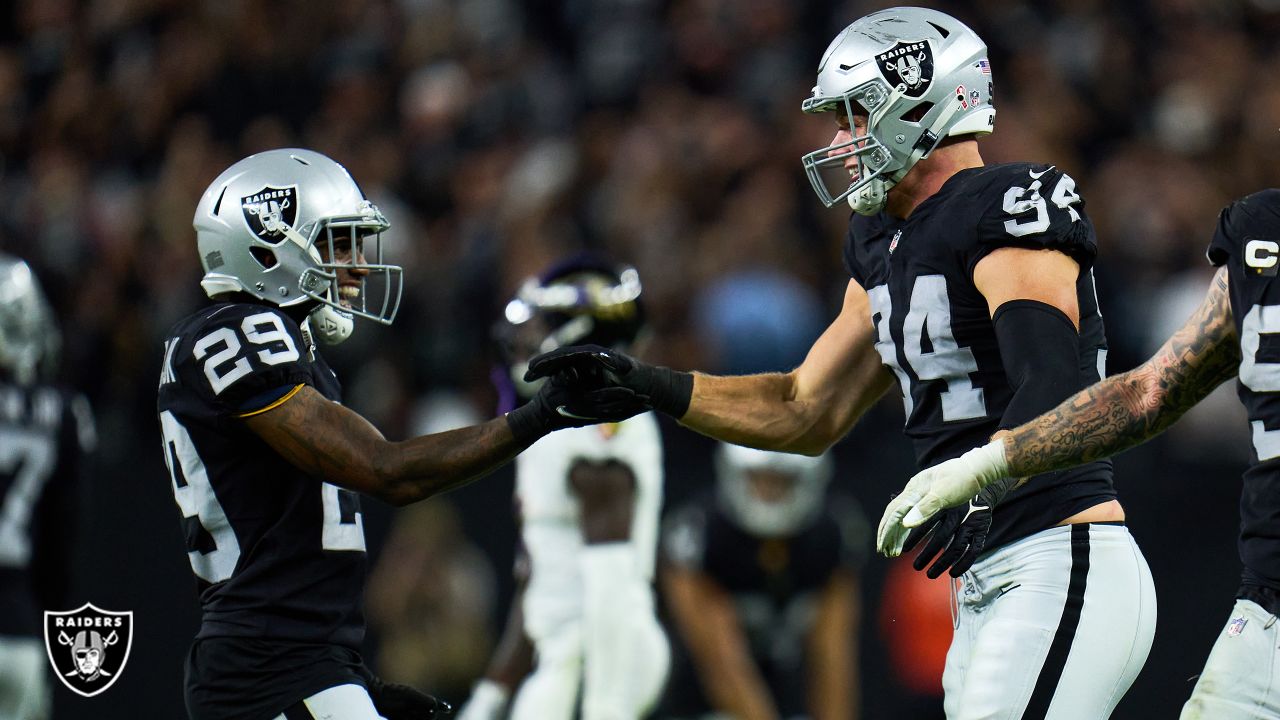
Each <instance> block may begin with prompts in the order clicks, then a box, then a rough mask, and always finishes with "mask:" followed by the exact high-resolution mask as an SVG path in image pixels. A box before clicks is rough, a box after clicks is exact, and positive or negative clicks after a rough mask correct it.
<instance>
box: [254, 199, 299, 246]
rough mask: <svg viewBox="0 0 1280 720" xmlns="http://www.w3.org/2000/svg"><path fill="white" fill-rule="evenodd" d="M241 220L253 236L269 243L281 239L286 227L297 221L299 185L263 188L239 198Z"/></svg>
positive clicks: (290, 226)
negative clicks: (242, 217)
mask: <svg viewBox="0 0 1280 720" xmlns="http://www.w3.org/2000/svg"><path fill="white" fill-rule="evenodd" d="M240 209H241V210H243V211H244V221H245V223H246V224H248V226H249V230H250V231H251V232H253V234H254V235H257V236H258V237H260V238H262V239H263V240H265V241H266V242H269V243H278V242H280V241H281V240H283V239H284V231H285V229H286V228H292V227H293V226H294V223H296V222H297V221H298V186H297V185H290V186H289V187H282V188H279V187H272V186H270V185H266V186H264V187H263V188H262V189H261V190H259V191H258V192H256V193H254V194H252V195H246V196H244V197H242V198H240Z"/></svg>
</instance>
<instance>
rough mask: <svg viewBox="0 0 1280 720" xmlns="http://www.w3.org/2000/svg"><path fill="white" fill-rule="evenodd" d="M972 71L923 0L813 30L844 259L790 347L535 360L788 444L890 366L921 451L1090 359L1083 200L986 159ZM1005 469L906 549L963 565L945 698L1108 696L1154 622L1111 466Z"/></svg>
mask: <svg viewBox="0 0 1280 720" xmlns="http://www.w3.org/2000/svg"><path fill="white" fill-rule="evenodd" d="M991 78H992V75H991V65H990V63H989V62H988V59H987V48H986V45H985V44H984V43H983V42H982V40H981V39H980V38H979V37H978V36H977V35H976V34H975V33H974V32H973V31H972V30H970V29H969V28H968V27H966V26H965V25H964V24H962V23H960V22H959V21H957V20H956V19H955V18H952V17H950V16H948V15H945V14H943V13H940V12H936V11H932V10H926V9H921V8H893V9H889V10H883V11H880V12H876V13H873V14H871V15H868V16H866V17H864V18H862V19H860V20H858V21H857V22H855V23H853V24H852V25H850V26H849V27H847V28H845V29H844V31H843V32H841V33H840V34H839V35H838V36H837V37H836V38H835V40H834V41H833V42H832V43H831V45H830V46H829V47H828V48H827V51H826V53H825V54H824V55H823V57H822V60H821V62H820V64H819V67H818V83H817V85H816V86H815V87H814V89H813V94H812V96H811V97H810V98H809V99H807V100H806V101H805V102H804V109H805V110H806V111H808V112H831V113H832V115H833V116H834V118H835V120H836V123H837V127H838V130H837V132H836V135H835V138H834V141H833V143H832V144H831V145H829V146H827V147H824V148H822V149H820V150H816V151H814V152H812V153H809V154H808V155H806V156H805V158H804V165H805V167H806V170H807V172H808V174H809V178H810V181H811V182H812V184H813V186H814V189H815V190H816V191H817V193H818V195H819V196H820V197H821V198H822V200H823V201H824V202H825V203H826V204H828V205H832V204H835V203H837V202H839V201H840V200H847V201H848V202H849V204H850V205H851V206H852V207H853V209H854V211H855V213H854V214H853V216H852V218H851V221H850V225H849V234H848V240H847V242H846V245H845V262H846V265H847V267H848V270H849V273H850V275H851V280H850V282H849V285H848V290H847V292H846V294H845V300H844V307H843V309H842V310H841V312H840V315H839V317H837V318H836V320H835V322H834V323H833V324H832V325H831V326H830V327H829V328H828V329H827V331H826V332H825V333H824V334H823V335H822V336H821V337H820V338H819V339H818V340H817V342H816V343H815V344H814V346H813V348H812V349H811V350H810V352H809V355H808V356H807V357H806V358H805V360H804V362H803V363H802V364H801V365H800V366H799V367H798V368H796V369H795V370H793V371H791V372H789V373H779V374H764V375H751V376H744V377H716V376H711V375H704V374H697V375H694V374H690V373H681V372H675V371H672V370H669V369H665V368H653V367H649V366H647V365H643V364H640V363H637V362H635V361H634V360H632V359H630V358H627V357H625V356H621V355H618V354H617V353H611V352H609V351H607V350H602V349H597V348H587V349H577V350H574V349H565V350H562V351H559V352H555V353H551V354H548V355H547V356H544V357H541V358H537V359H535V360H534V362H533V363H531V366H530V367H531V372H532V373H533V374H534V375H540V374H546V375H553V374H555V373H557V372H560V371H564V370H570V369H571V370H573V371H574V372H576V373H578V374H579V376H580V377H583V378H586V379H588V380H591V381H600V382H603V384H605V385H610V386H615V387H625V388H630V389H633V390H635V391H637V392H638V393H640V394H642V395H644V396H646V397H648V398H649V401H650V403H651V404H652V405H653V406H654V407H656V408H658V409H659V410H662V411H664V412H667V413H669V414H671V415H672V416H674V417H676V418H679V420H680V422H681V423H683V424H684V425H686V426H688V427H691V428H693V429H695V430H698V431H700V432H703V433H706V434H709V435H713V436H715V437H718V438H720V439H723V440H728V441H730V442H735V443H739V444H744V445H750V446H755V447H761V448H766V449H776V450H786V451H790V452H800V453H818V452H821V451H822V450H824V449H826V448H827V447H828V446H830V445H831V444H832V443H834V442H836V441H837V440H839V439H840V438H841V437H842V436H843V435H844V434H845V433H846V432H848V431H849V429H850V428H852V427H853V424H854V423H855V422H856V421H857V419H858V418H859V417H860V416H861V415H862V413H863V412H864V411H865V410H866V409H867V408H868V407H869V406H870V405H871V404H872V403H873V402H875V401H876V400H877V399H878V398H880V397H881V395H883V394H884V393H885V391H886V390H888V388H889V387H890V386H891V385H892V384H893V381H894V378H895V376H896V378H897V381H898V385H899V388H900V389H901V392H902V400H903V404H904V406H905V412H906V426H905V432H906V434H907V436H908V437H910V438H911V440H912V441H913V443H914V445H915V448H916V455H917V459H918V462H919V464H920V465H921V466H922V467H929V466H932V465H935V464H937V463H939V462H942V461H944V460H948V459H950V458H954V457H957V456H959V455H961V454H962V453H964V452H965V451H967V450H970V449H973V448H975V447H978V446H980V445H982V444H984V443H986V442H987V441H988V439H989V438H990V437H991V436H992V435H993V434H994V433H996V432H997V431H998V430H1000V429H1002V428H1011V427H1014V426H1016V425H1018V424H1020V423H1022V422H1025V421H1026V420H1028V419H1030V418H1032V417H1035V416H1036V415H1037V414H1039V413H1041V412H1044V411H1045V410H1047V409H1049V408H1052V407H1053V406H1054V405H1056V404H1057V403H1058V402H1060V401H1061V400H1062V399H1063V398H1065V397H1066V396H1068V395H1070V394H1071V393H1072V392H1074V391H1076V390H1078V389H1080V388H1083V387H1085V386H1087V385H1089V384H1090V383H1092V382H1094V381H1096V380H1097V379H1099V377H1100V376H1101V375H1102V373H1103V370H1102V368H1103V366H1104V364H1105V351H1106V339H1105V337H1104V334H1103V324H1102V317H1101V315H1100V313H1099V311H1098V305H1097V300H1096V297H1095V294H1094V288H1093V276H1092V271H1091V266H1092V263H1093V260H1094V256H1095V254H1096V251H1097V241H1096V238H1095V237H1094V232H1093V226H1092V223H1091V222H1090V221H1089V218H1088V217H1087V215H1086V214H1085V212H1084V201H1083V200H1082V199H1081V197H1080V195H1079V194H1078V193H1077V190H1076V186H1075V181H1074V180H1072V179H1071V177H1070V176H1068V175H1067V174H1066V173H1064V172H1062V171H1061V170H1060V169H1058V168H1055V167H1053V166H1052V165H1040V164H1033V163H1008V164H1000V165H985V164H984V163H983V160H982V157H981V155H980V154H979V151H978V143H977V142H976V138H977V137H980V136H982V135H985V134H987V133H990V132H991V131H992V128H993V127H994V122H995V110H994V108H993V107H992V105H991V100H992V85H991ZM832 171H834V172H835V173H836V179H835V182H836V189H835V190H832V189H831V183H832V178H831V177H830V173H831V172H832ZM583 386H584V387H585V386H586V385H583ZM1009 485H1011V483H1005V484H1003V485H1002V486H995V487H993V488H988V489H986V491H984V493H982V494H981V495H978V496H975V497H974V498H973V499H972V502H970V504H969V505H967V506H966V507H964V508H961V509H957V510H954V511H952V512H948V513H945V514H941V515H939V516H937V517H936V518H934V519H932V523H933V524H932V525H925V526H922V528H923V529H925V530H931V531H932V534H931V537H930V539H929V540H928V543H927V545H926V546H925V548H924V550H923V551H922V553H921V554H920V555H919V556H918V557H917V561H916V564H917V567H918V568H923V567H925V566H926V565H929V563H930V562H931V561H932V562H933V565H932V566H930V569H929V572H930V573H931V574H933V575H936V574H939V573H941V572H942V571H943V570H944V569H947V568H948V567H949V568H950V570H951V574H952V575H953V576H955V575H962V576H963V586H964V587H963V594H962V597H961V598H960V612H959V615H958V617H959V619H958V625H957V628H956V633H955V636H954V640H953V642H952V646H951V650H950V652H949V654H948V658H947V668H946V672H945V674H944V677H943V685H944V689H945V696H946V699H945V707H946V712H947V715H948V717H951V718H969V717H1019V716H1025V717H1037V718H1041V717H1050V718H1067V717H1070V718H1073V719H1075V718H1102V717H1107V716H1108V715H1109V714H1110V712H1111V710H1112V709H1113V708H1114V707H1115V705H1116V704H1117V703H1118V702H1119V700H1120V697H1121V696H1122V695H1123V694H1124V692H1125V691H1126V690H1127V689H1128V687H1129V686H1130V685H1131V684H1132V682H1133V680H1134V678H1135V677H1136V676H1137V673H1138V671H1139V670H1140V669H1141V667H1142V664H1143V663H1144V662H1145V660H1146V657H1147V654H1148V653H1149V652H1150V647H1151V640H1152V636H1153V633H1154V629H1155V602H1154V589H1153V584H1152V581H1151V574H1150V570H1149V569H1148V568H1147V564H1146V561H1145V560H1144V559H1143V557H1142V554H1141V552H1140V551H1139V550H1138V548H1137V546H1136V545H1135V544H1134V542H1133V538H1132V537H1131V536H1130V534H1129V533H1128V531H1127V529H1126V528H1125V527H1124V525H1123V521H1124V510H1123V509H1122V508H1121V506H1120V504H1119V502H1117V500H1116V495H1115V490H1114V488H1113V486H1112V481H1111V466H1110V464H1109V463H1107V462H1095V463H1091V464H1089V465H1087V466H1084V467H1082V468H1079V469H1076V470H1071V471H1067V472H1065V473H1062V474H1057V475H1053V476H1041V477H1035V478H1032V479H1031V480H1030V481H1028V482H1027V483H1026V484H1025V485H1023V486H1021V487H1019V488H1018V489H1016V490H1014V491H1012V492H1009V493H1008V495H1007V497H1004V498H1003V501H1002V502H1001V504H1000V507H999V510H998V511H997V512H996V513H994V516H993V515H992V513H991V506H992V504H993V503H994V502H995V501H996V500H997V499H999V498H1000V496H1001V495H1002V494H1003V491H1004V490H1006V489H1008V487H1009ZM984 537H985V541H986V544H985V552H983V554H981V555H980V556H979V551H981V550H983V540H984ZM919 538H920V534H919V533H918V534H917V535H916V536H914V537H913V538H912V540H913V541H918V540H919ZM939 552H941V554H940V555H938V553H939ZM935 555H938V559H937V560H936V561H934V560H933V557H934V556H935ZM970 568H971V569H970ZM966 569H968V571H967V572H965V570H966Z"/></svg>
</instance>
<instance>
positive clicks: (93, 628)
mask: <svg viewBox="0 0 1280 720" xmlns="http://www.w3.org/2000/svg"><path fill="white" fill-rule="evenodd" d="M132 646H133V612H132V611H129V612H113V611H111V610H102V609H99V608H96V607H94V606H93V604H92V603H85V604H84V605H83V606H81V607H80V608H79V609H78V610H71V611H68V612H50V611H48V610H46V611H45V613H44V647H45V650H46V651H47V652H48V653H49V662H50V663H52V664H53V670H54V674H55V675H57V676H58V678H59V679H60V680H62V684H63V685H66V686H67V687H68V688H70V689H71V691H72V692H74V693H76V694H79V695H83V696H85V697H93V696H94V695H97V694H99V693H101V692H103V691H105V690H106V689H107V688H109V687H111V685H112V684H113V683H115V681H116V679H117V678H119V677H120V673H121V672H123V671H124V664H125V663H126V662H128V661H129V649H130V648H131V647H132Z"/></svg>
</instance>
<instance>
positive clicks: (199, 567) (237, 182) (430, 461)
mask: <svg viewBox="0 0 1280 720" xmlns="http://www.w3.org/2000/svg"><path fill="white" fill-rule="evenodd" d="M194 224H195V228H196V237H197V243H198V246H199V252H200V262H201V264H202V266H203V268H204V270H205V275H204V278H203V280H202V281H201V285H202V287H203V288H204V290H205V292H206V293H207V294H208V295H209V297H210V298H211V299H212V300H214V303H213V304H212V305H209V306H208V307H205V308H203V309H201V310H199V311H198V312H196V313H194V314H192V315H191V316H189V317H187V318H186V319H184V320H181V321H179V322H178V323H177V324H176V325H175V326H174V328H173V329H172V331H171V332H170V334H169V336H168V338H169V339H168V340H166V341H165V346H164V363H163V367H162V370H161V378H160V396H159V408H158V410H159V415H160V426H161V431H162V434H163V450H164V457H165V461H166V463H167V465H168V467H169V472H170V475H171V481H172V485H173V491H174V496H175V498H176V500H177V503H178V507H179V509H180V510H181V513H182V517H183V525H184V527H185V530H186V538H187V550H188V555H189V556H190V560H191V568H192V570H193V571H194V572H195V575H196V577H197V581H198V585H199V591H200V602H201V606H202V608H203V620H202V623H201V627H200V631H199V633H198V634H197V636H196V640H195V643H194V644H193V646H192V648H191V652H190V654H189V656H188V660H187V668H186V670H187V672H186V675H187V679H186V701H187V708H188V711H189V712H190V714H191V716H192V717H193V718H197V719H200V720H203V719H205V718H238V719H250V718H263V719H266V718H275V717H285V718H288V719H289V720H294V718H310V717H313V716H314V717H317V718H319V717H341V718H353V719H357V720H362V719H369V720H372V719H373V718H378V717H386V718H388V719H389V720H396V719H397V718H410V717H412V718H419V717H430V716H432V713H436V714H437V715H438V714H439V713H438V712H437V710H436V702H435V701H434V700H433V699H431V698H429V697H427V696H425V695H421V694H419V693H417V692H416V691H412V690H410V689H408V688H403V687H397V686H385V685H383V684H382V683H381V682H379V681H378V680H377V678H375V677H373V676H372V675H371V674H370V673H369V671H368V670H367V669H366V668H365V667H364V665H363V663H362V661H361V658H360V656H359V654H358V653H357V648H358V647H359V646H360V643H361V640H362V639H363V636H364V618H363V616H362V611H361V595H362V592H363V588H364V576H365V540H364V530H363V526H362V518H361V514H360V502H359V495H358V493H364V494H367V495H372V496H374V497H377V498H379V499H381V500H384V501H386V502H389V503H392V504H395V505H403V504H405V503H410V502H414V501H416V500H422V499H424V498H427V497H430V496H431V495H434V494H436V493H439V492H443V491H445V490H448V489H450V488H454V487H458V486H459V485H462V484H464V483H467V482H470V481H471V480H474V479H476V478H478V477H480V476H482V475H484V474H485V473H487V472H488V471H490V470H492V469H493V468H494V467H497V466H498V465H500V464H502V463H505V462H507V461H508V460H510V459H511V458H512V457H514V456H515V455H516V454H517V453H519V452H520V451H521V450H523V449H524V448H526V447H528V446H529V445H530V444H531V443H532V442H533V441H535V440H537V439H538V438H540V437H542V436H543V435H545V434H546V433H548V432H550V431H552V430H556V429H560V428H564V427H571V426H580V425H584V424H588V423H592V422H596V421H599V420H616V419H622V418H624V417H629V416H630V415H631V414H634V413H635V412H637V411H638V410H640V406H639V403H637V402H636V401H635V400H634V397H629V393H628V392H627V391H619V389H612V390H609V389H606V390H602V391H597V392H594V393H582V392H576V391H571V390H569V389H568V388H567V387H566V386H565V385H564V384H563V383H560V382H552V383H549V384H547V385H544V386H543V387H542V389H541V390H540V391H539V392H538V393H537V394H536V395H535V396H534V398H533V399H532V400H530V401H529V402H528V403H526V404H525V405H523V406H521V407H519V408H517V409H515V410H513V411H512V412H510V413H508V414H507V415H506V416H505V417H504V418H497V419H495V420H491V421H489V422H486V423H484V424H481V425H477V426H474V427H467V428H462V429H458V430H453V431H449V432H445V433H439V434H435V435H428V436H423V437H417V438H413V439H411V440H407V441H404V442H390V441H388V440H386V439H385V438H383V436H382V434H381V433H379V432H378V430H377V429H375V428H374V427H373V426H372V425H370V424H369V423H368V422H367V421H366V420H364V418H362V417H360V416H359V415H357V414H356V413H354V412H352V411H350V410H348V409H346V408H344V407H343V406H342V404H341V402H340V399H341V392H340V387H339V384H338V379H337V377H336V375H335V374H334V372H333V371H332V370H331V369H330V368H329V366H328V364H326V363H325V360H324V358H323V356H322V355H321V354H320V350H319V347H318V344H319V343H323V344H333V343H336V342H341V341H342V340H343V339H345V338H346V337H347V336H348V335H350V333H351V331H352V329H353V327H354V319H355V318H356V317H361V318H367V319H371V320H374V321H377V322H381V323H390V322H391V320H392V318H393V317H394V316H395V314H396V310H397V308H398V305H399V296H400V289H401V269H400V268H399V267H398V266H395V265H390V264H387V263H384V262H383V258H382V252H381V236H382V233H383V231H385V230H386V229H387V227H388V224H387V221H386V219H385V218H384V217H383V215H382V213H381V212H379V211H378V209H377V208H376V207H375V206H374V205H373V204H372V203H371V202H369V201H368V200H367V199H366V198H365V197H364V195H363V193H362V192H361V190H360V188H359V187H358V186H357V185H356V183H355V181H354V180H352V178H351V176H350V175H349V174H348V173H347V171H346V170H345V169H344V168H343V167H342V166H341V165H339V164H337V163H336V162H334V161H333V160H331V159H329V158H328V157H325V156H324V155H321V154H319V153H316V152H312V151H310V150H301V149H285V150H273V151H270V152H264V153H260V154H257V155H253V156H250V157H248V158H245V159H244V160H241V161H240V162H238V163H236V164H235V165H233V166H231V167H230V168H228V169H227V170H226V171H225V172H223V173H222V175H220V176H219V177H218V178H217V179H215V180H214V181H213V183H212V184H211V185H210V186H209V188H208V190H206V191H205V194H204V196H203V197H202V198H201V200H200V203H199V205H198V206H197V208H196V214H195V220H194ZM368 258H373V260H372V261H370V260H369V259H368ZM606 392H607V393H609V394H603V393H606Z"/></svg>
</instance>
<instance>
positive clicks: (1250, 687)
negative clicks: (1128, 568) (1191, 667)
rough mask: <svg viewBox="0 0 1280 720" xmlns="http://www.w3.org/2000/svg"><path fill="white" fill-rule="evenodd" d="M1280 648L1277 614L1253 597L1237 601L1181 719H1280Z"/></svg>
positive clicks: (1279, 628)
mask: <svg viewBox="0 0 1280 720" xmlns="http://www.w3.org/2000/svg"><path fill="white" fill-rule="evenodd" d="M1242 621H1243V622H1242ZM1278 647H1280V625H1277V623H1276V616H1275V615H1272V614H1271V613H1269V612H1267V611H1266V610H1264V609H1263V608H1262V606H1260V605H1258V604H1257V603H1255V602H1253V601H1252V600H1243V599H1237V600H1236V605H1235V607H1234V608H1232V610H1231V617H1230V618H1229V619H1228V620H1227V625H1226V627H1224V628H1223V629H1222V634H1220V635H1218V641H1217V642H1215V643H1214V644H1213V650H1212V651H1211V652H1210V653H1209V660H1208V661H1207V662H1205V665H1204V671H1203V672H1201V673H1200V679H1199V680H1197V681H1196V687H1195V690H1192V691H1191V699H1190V700H1188V701H1187V704H1186V705H1184V706H1183V707H1182V715H1181V719H1182V720H1246V719H1247V720H1256V719H1257V718H1277V719H1280V662H1277V660H1280V649H1278Z"/></svg>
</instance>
